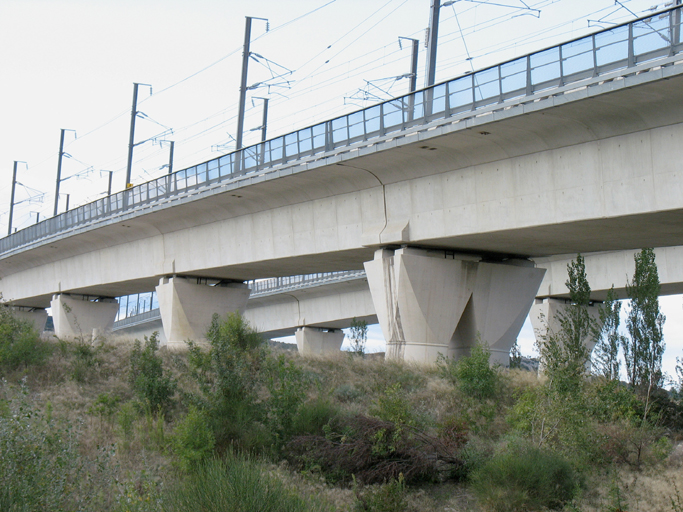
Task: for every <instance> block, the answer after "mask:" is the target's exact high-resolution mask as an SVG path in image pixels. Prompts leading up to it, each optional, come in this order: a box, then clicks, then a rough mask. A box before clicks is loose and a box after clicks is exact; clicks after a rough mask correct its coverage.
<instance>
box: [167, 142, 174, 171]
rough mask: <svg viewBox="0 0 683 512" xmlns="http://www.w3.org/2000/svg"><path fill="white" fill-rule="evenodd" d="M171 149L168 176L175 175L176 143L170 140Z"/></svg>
mask: <svg viewBox="0 0 683 512" xmlns="http://www.w3.org/2000/svg"><path fill="white" fill-rule="evenodd" d="M168 142H169V143H170V144H171V149H170V150H169V152H168V174H173V150H174V148H175V141H172V140H169V141H168Z"/></svg>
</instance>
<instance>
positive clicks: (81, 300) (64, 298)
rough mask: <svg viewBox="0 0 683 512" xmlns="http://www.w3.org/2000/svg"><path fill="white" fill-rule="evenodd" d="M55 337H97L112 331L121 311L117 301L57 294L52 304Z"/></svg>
mask: <svg viewBox="0 0 683 512" xmlns="http://www.w3.org/2000/svg"><path fill="white" fill-rule="evenodd" d="M50 306H51V308H52V318H53V321H54V325H55V335H56V336H57V337H59V338H79V337H80V338H83V339H85V338H87V337H90V336H92V337H93V338H94V337H96V336H97V335H98V334H104V333H107V332H109V331H111V328H112V326H113V325H114V320H115V318H116V313H117V312H118V310H119V304H118V302H116V300H115V299H111V298H100V299H97V300H90V298H89V297H85V296H83V297H79V296H72V295H67V294H63V293H60V294H57V295H54V296H53V298H52V302H51V303H50Z"/></svg>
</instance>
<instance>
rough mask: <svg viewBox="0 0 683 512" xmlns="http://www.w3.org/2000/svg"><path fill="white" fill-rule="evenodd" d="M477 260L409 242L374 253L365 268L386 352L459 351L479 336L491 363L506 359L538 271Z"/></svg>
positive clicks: (423, 356)
mask: <svg viewBox="0 0 683 512" xmlns="http://www.w3.org/2000/svg"><path fill="white" fill-rule="evenodd" d="M478 260H479V258H475V257H467V256H453V255H450V254H448V253H445V252H440V253H439V252H435V251H426V250H421V249H413V248H401V249H397V250H389V249H379V250H378V251H376V252H375V258H374V259H373V260H372V261H369V262H366V263H365V270H366V273H367V278H368V284H369V285H370V293H371V295H372V299H373V302H374V305H375V309H376V311H377V317H378V319H379V323H380V326H381V328H382V332H383V334H384V338H385V339H386V341H387V353H386V354H387V358H389V359H405V360H409V361H419V362H425V363H431V362H434V361H436V358H437V356H438V354H443V355H445V356H449V357H461V356H463V355H467V354H469V351H470V349H471V347H472V346H473V345H474V343H475V342H476V340H477V337H478V336H479V337H480V338H481V340H482V342H484V343H486V344H487V345H488V346H489V347H490V349H491V353H492V357H491V361H492V363H501V364H508V362H509V352H510V349H511V347H512V344H513V343H514V341H515V340H516V339H517V335H518V334H519V331H520V330H521V328H522V325H523V324H524V319H525V318H526V315H527V314H528V312H529V309H530V308H531V305H532V303H533V300H534V297H535V295H536V292H537V291H538V287H539V286H540V284H541V281H542V279H543V275H544V274H545V270H544V269H537V268H534V267H533V263H531V262H529V261H511V262H509V263H506V264H493V263H483V262H480V261H478Z"/></svg>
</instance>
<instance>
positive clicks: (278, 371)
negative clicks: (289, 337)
mask: <svg viewBox="0 0 683 512" xmlns="http://www.w3.org/2000/svg"><path fill="white" fill-rule="evenodd" d="M266 366H267V374H268V376H267V381H266V385H267V387H268V391H269V392H270V399H269V400H268V404H267V408H268V425H269V427H270V430H271V432H273V433H274V434H275V436H276V437H277V438H278V439H279V440H280V441H283V440H285V439H287V438H288V437H289V435H290V434H291V432H292V425H293V423H294V419H295V418H296V417H297V415H298V413H299V409H300V408H301V406H302V404H303V403H304V400H305V399H306V390H307V389H308V386H309V383H310V379H308V378H307V376H306V375H305V373H304V371H303V370H302V369H301V368H300V367H298V366H296V365H295V364H294V363H292V361H287V360H286V359H285V356H284V355H280V356H279V357H278V358H277V359H273V358H268V360H267V365H266Z"/></svg>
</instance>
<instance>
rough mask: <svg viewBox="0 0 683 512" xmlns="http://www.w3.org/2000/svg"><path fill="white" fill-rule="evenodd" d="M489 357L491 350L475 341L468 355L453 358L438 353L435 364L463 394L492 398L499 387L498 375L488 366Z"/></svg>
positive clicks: (479, 397)
mask: <svg viewBox="0 0 683 512" xmlns="http://www.w3.org/2000/svg"><path fill="white" fill-rule="evenodd" d="M490 357H491V351H490V350H489V349H488V348H487V347H485V346H483V345H482V344H481V343H477V344H476V345H475V346H474V347H472V350H471V353H470V355H469V356H468V357H463V358H460V359H458V360H453V359H448V358H445V357H443V356H441V355H440V356H439V358H438V359H437V363H436V364H437V366H438V368H439V370H440V371H441V375H442V376H443V377H444V378H445V379H446V380H448V381H450V382H452V383H453V384H454V385H455V386H456V387H457V388H458V389H459V390H460V391H461V392H462V394H463V395H465V396H470V397H473V398H478V399H486V398H493V397H494V396H495V395H496V393H497V392H498V390H499V387H500V375H499V374H498V372H497V371H496V369H495V368H491V366H489V359H490Z"/></svg>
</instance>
